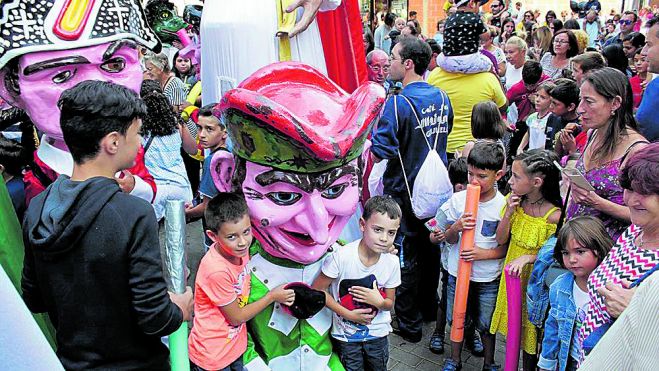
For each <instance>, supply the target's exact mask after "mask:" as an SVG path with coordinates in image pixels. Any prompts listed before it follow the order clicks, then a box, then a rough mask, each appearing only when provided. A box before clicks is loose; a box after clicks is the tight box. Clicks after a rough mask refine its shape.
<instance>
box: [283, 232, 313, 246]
mask: <svg viewBox="0 0 659 371" xmlns="http://www.w3.org/2000/svg"><path fill="white" fill-rule="evenodd" d="M280 231H282V232H283V233H284V234H285V235H286V236H287V237H288V238H290V239H291V240H293V241H295V242H296V243H298V244H300V245H303V246H314V245H316V241H314V240H313V238H311V236H309V235H308V234H306V233H297V232H292V231H287V230H284V229H280Z"/></svg>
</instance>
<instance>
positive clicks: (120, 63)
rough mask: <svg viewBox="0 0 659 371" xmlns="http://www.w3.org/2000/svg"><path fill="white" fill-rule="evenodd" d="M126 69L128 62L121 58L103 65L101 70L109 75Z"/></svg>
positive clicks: (113, 59)
mask: <svg viewBox="0 0 659 371" xmlns="http://www.w3.org/2000/svg"><path fill="white" fill-rule="evenodd" d="M124 68H126V60H125V59H123V58H120V57H117V58H112V59H110V60H108V61H106V62H105V63H103V64H102V65H101V69H102V70H103V71H105V72H109V73H118V72H121V71H123V70H124Z"/></svg>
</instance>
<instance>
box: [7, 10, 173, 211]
mask: <svg viewBox="0 0 659 371" xmlns="http://www.w3.org/2000/svg"><path fill="white" fill-rule="evenodd" d="M0 6H1V7H0V96H2V98H4V99H5V100H6V101H8V102H9V103H10V104H12V105H13V106H16V107H20V108H22V109H23V110H25V111H26V112H27V114H28V115H29V116H30V118H31V119H32V121H33V122H34V124H35V125H36V126H37V128H39V130H40V131H41V132H43V133H44V136H43V137H42V140H41V144H40V146H39V148H38V150H37V152H36V153H35V164H36V166H35V167H34V169H33V170H32V171H30V172H28V174H26V176H25V178H24V179H25V182H26V194H27V197H28V200H29V199H31V198H32V197H34V196H36V195H37V194H38V193H40V192H41V191H42V190H43V189H44V188H45V187H47V186H48V184H50V182H52V181H53V180H54V179H55V178H56V177H57V175H58V174H67V175H71V172H72V170H73V159H72V157H71V154H70V153H69V152H68V149H67V147H66V144H65V143H64V140H63V136H62V131H61V128H60V122H59V119H60V112H59V109H58V108H57V101H58V99H59V97H60V95H61V93H62V91H64V90H66V89H68V88H71V87H73V86H75V85H76V84H77V83H79V82H81V81H85V80H102V81H111V82H113V83H116V84H121V85H124V86H127V87H129V88H130V89H132V90H134V91H135V92H137V93H139V91H140V85H141V82H142V69H141V67H140V63H139V58H138V51H137V45H138V44H141V45H143V46H146V47H148V48H151V49H159V48H160V42H159V41H158V38H157V37H156V36H155V34H154V33H153V32H152V31H151V29H149V27H148V26H147V24H146V18H145V16H144V12H143V10H142V6H141V4H140V1H139V0H8V1H3V2H2V4H1V5H0ZM119 178H120V179H119ZM118 182H119V184H120V186H121V187H122V189H123V190H124V191H126V192H131V194H134V195H136V196H138V197H141V198H143V199H146V200H148V201H151V200H152V199H153V196H154V195H155V191H156V189H155V182H154V181H153V177H151V175H150V174H149V172H148V170H147V169H146V167H145V166H144V153H143V151H142V149H140V151H139V153H138V155H137V157H136V159H135V165H134V166H133V167H132V168H130V169H128V171H125V172H124V173H123V174H120V175H119V176H118Z"/></svg>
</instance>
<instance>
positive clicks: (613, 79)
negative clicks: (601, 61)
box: [584, 67, 638, 163]
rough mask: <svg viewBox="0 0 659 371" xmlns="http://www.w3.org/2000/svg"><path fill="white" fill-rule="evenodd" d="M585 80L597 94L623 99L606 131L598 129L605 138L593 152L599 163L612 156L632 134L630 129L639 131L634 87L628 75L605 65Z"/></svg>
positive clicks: (594, 158) (593, 158)
mask: <svg viewBox="0 0 659 371" xmlns="http://www.w3.org/2000/svg"><path fill="white" fill-rule="evenodd" d="M584 82H588V83H590V84H591V85H592V87H593V89H595V91H596V92H597V94H599V95H601V96H602V97H604V98H605V99H606V100H608V101H609V102H610V101H612V100H613V99H614V98H615V97H620V98H621V100H622V102H621V103H620V108H618V109H617V110H615V112H614V113H613V115H612V116H611V117H610V118H609V125H608V126H607V127H606V129H604V133H600V132H599V131H600V130H598V135H602V134H603V135H604V139H603V140H602V144H601V146H600V148H598V149H597V150H595V151H593V152H592V153H593V157H592V160H594V161H595V162H598V163H599V162H601V161H602V160H604V159H607V158H611V156H612V155H613V154H614V153H615V150H616V148H617V147H618V144H620V142H621V140H622V138H623V137H624V136H628V135H630V134H631V131H630V129H631V130H632V131H635V132H638V126H637V124H636V119H635V118H634V105H633V104H634V98H633V95H632V87H631V85H630V83H629V79H628V78H627V76H625V75H624V74H623V73H622V72H620V71H618V70H616V69H615V68H611V67H604V68H600V69H598V70H595V71H593V72H591V73H590V74H588V76H586V77H585V78H584Z"/></svg>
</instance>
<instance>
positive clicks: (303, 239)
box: [279, 217, 336, 246]
mask: <svg viewBox="0 0 659 371" xmlns="http://www.w3.org/2000/svg"><path fill="white" fill-rule="evenodd" d="M335 220H336V217H334V218H332V221H331V222H330V223H329V224H328V225H327V229H328V230H331V229H332V227H333V226H334V221H335ZM279 230H280V231H281V232H282V233H283V234H284V235H285V236H286V237H288V238H289V239H291V240H293V241H295V242H296V243H298V244H300V245H302V246H316V245H318V242H316V241H315V240H314V239H313V238H312V237H311V236H310V235H309V234H308V233H300V232H293V231H287V230H285V229H283V228H279Z"/></svg>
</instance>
